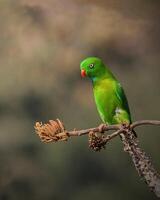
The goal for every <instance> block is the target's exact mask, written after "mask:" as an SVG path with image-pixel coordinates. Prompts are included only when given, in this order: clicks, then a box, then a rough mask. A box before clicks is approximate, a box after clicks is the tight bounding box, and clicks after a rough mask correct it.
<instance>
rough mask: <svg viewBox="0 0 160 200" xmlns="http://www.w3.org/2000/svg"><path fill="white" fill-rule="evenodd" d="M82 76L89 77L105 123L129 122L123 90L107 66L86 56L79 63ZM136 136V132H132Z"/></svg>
mask: <svg viewBox="0 0 160 200" xmlns="http://www.w3.org/2000/svg"><path fill="white" fill-rule="evenodd" d="M80 70H81V76H82V77H88V78H90V79H91V82H92V86H93V94H94V99H95V103H96V107H97V110H98V113H99V115H100V118H101V119H102V122H103V123H104V124H107V125H113V124H128V125H129V124H131V123H132V119H131V113H130V109H129V105H128V101H127V97H126V95H125V92H124V90H123V88H122V86H121V84H120V82H119V81H118V79H117V78H116V77H115V76H114V75H113V73H112V72H111V70H110V69H109V67H108V66H106V65H105V64H104V62H103V61H102V59H100V58H98V57H88V58H86V59H84V60H83V61H82V62H81V63H80ZM134 135H135V136H136V133H134Z"/></svg>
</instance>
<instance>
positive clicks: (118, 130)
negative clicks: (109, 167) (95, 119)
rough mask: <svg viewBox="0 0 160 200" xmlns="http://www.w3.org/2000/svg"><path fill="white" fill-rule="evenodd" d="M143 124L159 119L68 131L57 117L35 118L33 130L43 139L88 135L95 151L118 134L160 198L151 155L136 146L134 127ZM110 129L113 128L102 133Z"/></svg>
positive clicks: (90, 145) (143, 175)
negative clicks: (49, 118)
mask: <svg viewBox="0 0 160 200" xmlns="http://www.w3.org/2000/svg"><path fill="white" fill-rule="evenodd" d="M142 125H160V121H157V120H141V121H136V122H133V123H132V124H117V125H106V124H101V125H100V126H98V127H95V128H89V129H84V130H73V131H67V130H66V129H65V127H64V125H63V123H62V122H61V121H60V120H59V119H57V120H55V121H53V120H50V121H49V123H46V124H42V123H41V122H37V123H36V124H35V131H36V133H37V134H38V136H39V137H40V139H41V141H42V142H46V143H48V142H58V141H67V140H68V138H70V137H72V136H82V135H88V137H89V147H90V148H91V149H93V150H94V151H100V150H101V149H103V148H105V146H106V144H107V143H108V142H109V141H111V140H112V139H113V138H115V137H116V136H118V135H120V136H121V140H122V143H123V145H124V151H125V152H127V153H128V154H129V155H130V156H131V159H132V161H133V163H134V166H135V168H136V170H137V171H138V174H139V175H140V176H141V177H142V178H143V179H144V180H145V182H146V183H147V185H148V187H149V188H150V190H151V191H153V192H154V193H155V195H156V196H157V197H159V198H160V175H159V173H158V172H157V171H156V169H155V168H154V167H153V164H152V162H151V159H150V158H149V157H148V156H147V155H146V153H145V152H144V151H143V150H142V149H141V148H140V147H139V145H138V140H137V138H136V137H135V134H134V128H136V127H138V126H142ZM110 130H112V131H115V132H113V133H111V134H108V135H107V136H105V135H104V133H105V132H107V131H110Z"/></svg>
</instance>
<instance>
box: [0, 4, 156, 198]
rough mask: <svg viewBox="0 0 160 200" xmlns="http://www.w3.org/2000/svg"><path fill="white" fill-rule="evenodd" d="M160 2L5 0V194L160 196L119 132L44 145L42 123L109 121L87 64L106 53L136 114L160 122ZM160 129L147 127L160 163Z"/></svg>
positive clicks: (1, 60) (0, 54)
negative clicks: (94, 142)
mask: <svg viewBox="0 0 160 200" xmlns="http://www.w3.org/2000/svg"><path fill="white" fill-rule="evenodd" d="M159 10H160V1H158V0H134V1H133V0H121V1H114V0H108V1H105V0H101V1H98V0H97V1H96V0H92V1H89V0H88V1H87V0H67V1H66V0H61V1H58V0H45V1H43V0H15V1H13V0H0V199H1V200H19V199H21V200H28V199H30V200H43V199H46V200H57V199H58V200H64V199H65V200H81V199H84V200H85V199H86V200H90V199H92V200H96V199H109V200H114V199H123V200H128V199H130V200H132V199H141V200H142V199H145V200H146V199H156V198H155V197H154V194H152V193H151V192H150V191H149V190H148V188H147V186H146V185H145V184H144V182H143V181H142V180H141V179H140V178H139V177H138V175H137V172H136V171H135V168H134V166H133V164H132V162H131V160H130V158H129V156H128V155H127V154H125V153H124V152H123V146H122V144H121V142H120V140H119V138H117V139H115V140H114V141H112V142H111V143H110V144H109V145H108V146H107V148H106V150H104V151H102V152H100V153H95V152H92V151H91V150H90V149H88V142H87V137H81V138H73V139H72V140H70V141H69V142H67V143H57V144H48V145H46V144H44V143H41V142H40V140H39V138H38V137H37V135H36V134H35V132H34V128H33V127H34V123H35V122H36V121H43V122H44V121H48V120H49V119H55V118H60V119H61V120H62V121H63V122H64V123H65V125H66V127H67V129H74V128H77V129H78V128H79V129H81V128H88V127H94V126H97V125H98V124H100V123H101V121H100V118H99V116H98V113H97V110H96V107H95V104H94V100H93V95H92V88H91V84H90V82H89V81H88V80H87V79H86V80H83V81H82V79H81V77H80V71H79V63H80V61H81V60H83V59H84V58H86V57H87V56H99V57H101V58H102V59H103V60H104V61H105V63H106V64H108V65H109V66H110V68H111V69H112V71H113V72H114V74H115V75H116V76H117V77H118V79H119V80H120V81H121V83H122V85H123V87H124V89H125V91H126V94H127V97H128V100H129V104H130V108H131V112H132V118H133V120H140V119H160V108H159V103H160V89H159V88H160V37H159V36H160V11H159ZM159 132H160V128H159V127H150V126H149V127H140V128H138V129H137V133H138V135H139V140H140V144H141V146H142V147H143V148H144V149H145V150H146V152H147V153H148V154H149V155H150V156H151V157H152V159H153V162H154V164H155V166H156V167H157V169H158V168H159V169H160V156H159V150H160V146H159V141H160V134H159Z"/></svg>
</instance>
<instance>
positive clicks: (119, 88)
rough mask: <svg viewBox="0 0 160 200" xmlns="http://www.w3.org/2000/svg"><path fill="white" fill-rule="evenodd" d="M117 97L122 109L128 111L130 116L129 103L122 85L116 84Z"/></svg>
mask: <svg viewBox="0 0 160 200" xmlns="http://www.w3.org/2000/svg"><path fill="white" fill-rule="evenodd" d="M116 96H117V99H118V101H119V105H120V107H121V109H123V110H124V111H126V112H127V113H128V114H129V116H130V110H129V105H128V101H127V98H126V95H125V92H124V90H123V88H122V86H121V84H120V83H117V84H116Z"/></svg>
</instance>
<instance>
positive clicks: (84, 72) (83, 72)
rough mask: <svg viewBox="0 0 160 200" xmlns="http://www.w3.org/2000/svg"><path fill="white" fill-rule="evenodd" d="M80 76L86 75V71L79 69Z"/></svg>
mask: <svg viewBox="0 0 160 200" xmlns="http://www.w3.org/2000/svg"><path fill="white" fill-rule="evenodd" d="M81 76H82V77H85V76H87V74H86V71H85V70H84V69H82V70H81Z"/></svg>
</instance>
